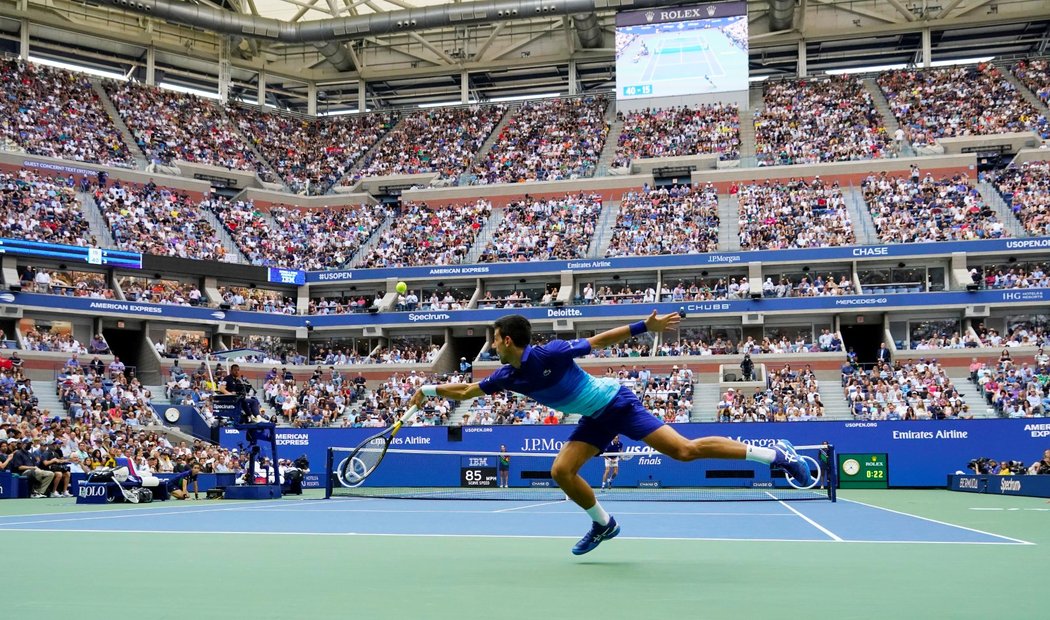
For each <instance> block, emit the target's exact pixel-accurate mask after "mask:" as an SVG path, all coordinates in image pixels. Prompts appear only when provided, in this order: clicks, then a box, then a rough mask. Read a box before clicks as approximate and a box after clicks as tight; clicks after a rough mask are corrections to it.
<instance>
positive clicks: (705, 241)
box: [605, 185, 719, 256]
mask: <svg viewBox="0 0 1050 620" xmlns="http://www.w3.org/2000/svg"><path fill="white" fill-rule="evenodd" d="M718 226H719V221H718V191H717V190H716V189H715V188H714V186H712V185H708V186H706V187H703V188H696V189H692V188H677V187H675V188H660V189H653V188H649V187H645V188H644V189H643V190H642V191H641V192H628V193H626V194H624V195H623V198H621V199H620V211H619V213H618V214H617V216H616V223H615V224H614V225H613V231H612V235H613V236H612V239H611V241H610V242H609V248H608V250H606V252H605V255H606V256H632V255H649V254H697V253H702V252H711V251H714V250H715V248H716V247H717V245H718Z"/></svg>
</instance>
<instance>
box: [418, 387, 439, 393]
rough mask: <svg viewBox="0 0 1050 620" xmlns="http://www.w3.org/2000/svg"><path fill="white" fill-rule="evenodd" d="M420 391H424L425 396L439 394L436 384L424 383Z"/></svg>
mask: <svg viewBox="0 0 1050 620" xmlns="http://www.w3.org/2000/svg"><path fill="white" fill-rule="evenodd" d="M419 391H420V392H423V394H424V395H425V396H437V395H438V386H436V385H424V386H423V387H421V388H419Z"/></svg>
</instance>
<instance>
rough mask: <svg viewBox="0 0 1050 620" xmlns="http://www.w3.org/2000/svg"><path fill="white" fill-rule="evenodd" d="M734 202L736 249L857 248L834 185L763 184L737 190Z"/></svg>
mask: <svg viewBox="0 0 1050 620" xmlns="http://www.w3.org/2000/svg"><path fill="white" fill-rule="evenodd" d="M737 197H738V199H739V201H740V248H741V249H743V250H776V249H784V248H823V247H830V246H839V245H853V244H855V243H856V242H857V238H856V234H855V233H854V230H853V225H852V223H851V222H850V217H849V212H848V211H847V210H846V204H845V199H844V198H843V196H842V191H841V190H840V189H839V186H838V183H830V184H829V183H825V182H823V181H821V180H820V177H817V178H815V179H814V180H812V181H806V180H803V179H793V180H791V181H788V182H772V181H766V182H765V183H762V184H752V185H743V186H741V187H740V188H739V190H738V196H737Z"/></svg>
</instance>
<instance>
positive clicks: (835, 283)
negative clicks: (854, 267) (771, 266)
mask: <svg viewBox="0 0 1050 620" xmlns="http://www.w3.org/2000/svg"><path fill="white" fill-rule="evenodd" d="M856 288H857V287H856V286H855V285H854V284H853V279H852V278H850V277H849V276H847V275H846V274H840V275H839V277H838V278H836V277H835V276H834V275H833V274H830V273H829V274H827V276H823V275H820V274H817V275H816V276H810V275H801V276H790V275H784V276H781V277H779V278H776V279H775V280H774V278H773V277H772V276H770V277H767V278H766V279H765V281H763V282H762V296H763V297H830V296H836V295H854V294H855V293H856Z"/></svg>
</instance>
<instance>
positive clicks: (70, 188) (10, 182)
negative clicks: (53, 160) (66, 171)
mask: <svg viewBox="0 0 1050 620" xmlns="http://www.w3.org/2000/svg"><path fill="white" fill-rule="evenodd" d="M0 236H3V237H14V238H16V239H27V240H29V241H41V242H44V243H61V244H65V245H76V246H85V245H90V246H96V247H97V246H98V241H97V240H96V239H95V238H94V237H93V236H92V235H91V226H90V224H88V221H87V220H86V219H85V218H84V213H83V211H81V209H80V203H79V201H78V200H77V195H76V189H75V184H74V178H73V177H72V176H70V177H69V178H68V179H66V178H63V177H61V176H56V177H49V176H43V175H38V174H37V173H35V172H33V171H31V170H26V169H21V170H19V171H18V172H17V173H8V172H3V171H0Z"/></svg>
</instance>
